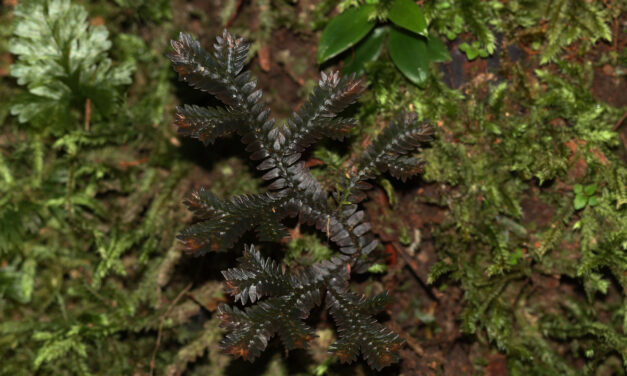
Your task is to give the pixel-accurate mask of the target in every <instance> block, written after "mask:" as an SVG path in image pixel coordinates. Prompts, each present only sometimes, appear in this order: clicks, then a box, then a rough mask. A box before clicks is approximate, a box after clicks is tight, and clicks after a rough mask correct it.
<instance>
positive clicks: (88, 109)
mask: <svg viewBox="0 0 627 376" xmlns="http://www.w3.org/2000/svg"><path fill="white" fill-rule="evenodd" d="M90 119H91V99H89V98H87V100H85V132H89V121H90Z"/></svg>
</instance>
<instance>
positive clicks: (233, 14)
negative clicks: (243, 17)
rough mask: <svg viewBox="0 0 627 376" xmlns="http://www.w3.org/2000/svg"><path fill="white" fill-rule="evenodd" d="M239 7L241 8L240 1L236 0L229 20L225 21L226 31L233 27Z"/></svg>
mask: <svg viewBox="0 0 627 376" xmlns="http://www.w3.org/2000/svg"><path fill="white" fill-rule="evenodd" d="M241 6H242V0H237V4H235V9H234V10H233V13H232V14H231V16H230V17H229V20H228V21H226V25H225V26H224V27H226V28H227V29H228V28H230V27H231V25H233V22H234V21H235V18H237V15H238V14H239V8H241Z"/></svg>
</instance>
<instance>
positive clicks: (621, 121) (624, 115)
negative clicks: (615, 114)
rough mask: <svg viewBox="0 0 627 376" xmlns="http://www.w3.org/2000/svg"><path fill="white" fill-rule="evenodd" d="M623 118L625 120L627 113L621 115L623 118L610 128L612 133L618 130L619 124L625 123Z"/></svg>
mask: <svg viewBox="0 0 627 376" xmlns="http://www.w3.org/2000/svg"><path fill="white" fill-rule="evenodd" d="M625 118H627V112H625V113H624V114H623V116H622V117H621V118H620V119H619V120H618V121H617V122H616V124H614V126H613V127H612V130H613V131H616V130H618V128H620V126H621V124H623V121H625Z"/></svg>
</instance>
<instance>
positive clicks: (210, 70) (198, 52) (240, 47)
mask: <svg viewBox="0 0 627 376" xmlns="http://www.w3.org/2000/svg"><path fill="white" fill-rule="evenodd" d="M171 45H172V49H173V50H174V52H172V53H169V54H168V57H169V58H170V60H171V61H172V64H173V65H174V69H175V70H176V71H177V73H178V74H179V79H180V80H181V81H185V82H187V83H188V84H189V85H190V86H192V87H194V88H196V89H199V90H202V91H206V92H208V93H210V94H212V95H215V96H216V97H218V99H220V100H221V101H222V102H224V103H226V104H228V105H234V104H235V103H236V102H235V99H236V97H235V93H234V90H233V88H232V87H231V85H230V84H231V82H230V81H231V80H233V79H234V77H235V75H236V74H237V73H234V72H238V73H239V71H241V69H242V67H243V62H242V60H241V59H242V54H243V57H244V58H245V57H246V54H247V53H248V44H246V43H245V42H244V40H243V39H242V38H234V37H232V36H231V35H230V34H228V33H227V32H226V30H225V32H224V34H223V37H222V38H219V39H218V41H217V43H216V44H214V49H215V52H214V54H213V56H212V55H210V54H209V53H207V51H205V49H204V48H202V46H201V45H200V43H198V41H197V40H195V39H194V38H193V37H192V36H190V35H189V34H184V33H180V35H179V40H173V41H172V42H171ZM225 46H226V48H225Z"/></svg>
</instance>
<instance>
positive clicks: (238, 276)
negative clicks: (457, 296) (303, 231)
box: [170, 32, 430, 369]
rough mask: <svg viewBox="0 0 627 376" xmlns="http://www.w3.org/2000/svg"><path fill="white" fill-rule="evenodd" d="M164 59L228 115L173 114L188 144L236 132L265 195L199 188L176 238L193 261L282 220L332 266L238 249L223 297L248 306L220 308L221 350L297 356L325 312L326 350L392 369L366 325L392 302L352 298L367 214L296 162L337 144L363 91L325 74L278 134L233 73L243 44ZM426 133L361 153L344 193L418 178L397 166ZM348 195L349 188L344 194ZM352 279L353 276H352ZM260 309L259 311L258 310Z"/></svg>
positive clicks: (412, 123) (403, 132)
mask: <svg viewBox="0 0 627 376" xmlns="http://www.w3.org/2000/svg"><path fill="white" fill-rule="evenodd" d="M172 45H173V47H174V50H175V51H174V53H172V54H171V56H170V58H171V59H172V61H173V64H174V67H175V69H176V70H177V71H178V72H179V76H180V78H181V79H182V80H185V81H187V82H188V83H190V84H191V85H192V86H193V87H196V88H199V89H201V90H204V91H207V92H209V93H212V94H214V95H216V96H217V97H218V98H219V99H221V100H222V101H223V102H224V103H225V104H226V105H227V107H226V109H224V110H222V109H203V108H200V107H197V106H184V107H179V108H178V114H177V125H179V131H180V132H181V133H183V134H185V135H189V136H191V137H196V138H198V139H200V140H202V141H203V142H205V143H207V142H212V141H214V140H215V139H216V138H217V137H220V136H223V135H227V134H229V133H232V132H236V133H238V134H240V135H241V136H242V142H243V143H244V144H246V151H247V152H249V153H250V154H251V155H250V158H251V159H252V160H258V161H260V163H259V164H258V166H257V169H258V170H259V171H264V175H263V177H262V178H263V179H264V180H266V181H267V182H268V192H267V193H265V194H260V195H255V196H248V195H245V196H239V197H236V198H234V199H231V200H230V201H223V200H220V199H218V198H217V197H215V196H214V195H213V194H211V193H210V192H208V191H206V190H204V189H201V190H200V191H198V192H196V193H194V195H193V197H192V198H191V199H190V200H188V201H187V205H188V206H189V208H190V209H191V210H192V211H193V212H194V214H195V217H196V219H197V220H198V222H197V223H196V224H194V225H192V226H189V227H188V228H187V229H185V230H184V231H183V232H182V233H181V234H180V235H179V239H181V240H182V241H183V243H184V244H185V246H186V247H187V249H188V250H190V251H201V252H204V251H208V250H214V251H221V250H226V249H228V248H230V247H232V246H233V245H234V244H235V242H236V241H238V240H239V239H240V238H241V236H242V235H243V234H244V233H245V232H246V231H248V230H250V229H252V228H255V230H256V231H257V233H258V235H259V237H260V238H261V239H262V240H277V239H279V238H280V237H282V236H285V235H287V234H286V231H285V228H284V227H283V225H282V224H281V222H280V221H281V220H282V219H283V218H284V217H286V216H299V218H300V220H301V222H302V223H305V224H312V225H315V227H316V228H318V229H319V230H321V231H322V232H324V233H326V234H327V236H328V238H329V239H330V240H331V241H332V242H334V243H335V244H337V246H338V247H339V250H340V252H341V254H340V256H337V257H334V258H332V259H331V260H328V261H323V262H319V263H316V264H314V265H312V266H311V267H308V268H305V269H299V270H298V271H297V270H286V269H285V268H284V267H283V266H279V264H277V263H276V262H274V261H273V260H271V259H264V258H262V257H261V254H260V253H259V252H257V251H255V249H254V247H251V248H250V249H246V250H245V251H244V255H243V256H242V257H241V258H240V259H239V265H238V267H236V268H231V269H228V270H225V271H224V272H223V275H224V277H225V278H226V283H225V284H226V291H227V292H228V293H229V294H231V295H233V296H234V297H235V300H236V301H237V300H240V301H241V303H242V304H246V303H247V302H248V301H250V302H251V303H255V305H254V306H250V307H247V308H244V309H243V310H241V309H239V308H236V307H228V306H221V307H220V308H219V317H220V319H221V321H222V326H223V327H225V328H227V330H228V334H227V335H226V337H225V339H224V341H223V343H222V346H223V347H224V348H225V349H226V351H227V352H229V353H231V354H233V355H234V356H236V357H243V358H245V359H248V360H254V359H255V358H256V357H257V356H259V354H260V353H261V351H263V350H264V349H265V348H266V346H267V344H268V341H269V340H270V338H271V337H272V336H273V335H274V334H275V333H278V335H279V337H280V338H281V340H282V341H283V343H284V345H285V347H286V348H287V349H288V350H291V349H295V348H303V347H306V346H307V342H308V341H309V340H311V339H312V338H313V337H314V335H315V333H314V331H313V329H312V328H310V327H309V326H307V325H306V324H305V323H303V321H302V320H303V319H305V318H307V317H308V316H309V311H310V310H311V309H312V308H313V307H314V306H316V305H320V304H321V296H322V294H323V293H324V292H325V291H326V292H327V306H328V308H329V309H330V311H331V314H332V315H333V316H334V318H335V319H336V321H337V323H338V327H339V328H340V340H339V341H338V343H337V344H336V345H335V347H334V349H335V351H336V353H337V354H338V356H339V357H340V359H342V360H343V361H351V360H353V359H355V358H356V357H357V355H358V354H359V352H360V351H361V352H362V353H363V354H364V357H365V358H366V360H367V361H368V363H369V364H370V365H371V366H372V367H374V368H376V369H380V368H382V367H384V366H386V365H388V364H391V363H392V362H394V361H396V360H398V355H396V354H395V351H396V350H398V348H399V347H400V345H401V344H402V340H400V339H399V338H398V336H397V335H395V334H394V333H393V332H391V331H389V330H387V329H386V328H384V327H382V326H381V325H380V324H378V323H377V322H376V320H374V319H373V318H372V315H373V314H374V313H376V312H377V311H379V310H380V309H381V308H383V306H384V305H385V304H387V302H388V296H387V294H382V295H379V296H376V297H374V298H370V299H366V298H364V297H361V296H358V295H356V294H354V293H352V292H351V291H350V290H349V288H348V280H349V278H350V270H358V271H361V270H365V268H364V266H365V267H366V268H367V265H366V262H365V261H364V260H362V259H361V256H364V255H367V254H369V253H370V252H372V250H374V249H375V248H376V247H377V245H378V241H377V240H376V239H375V238H374V236H373V235H372V233H370V223H369V222H368V221H367V219H366V215H365V212H364V211H362V210H358V207H357V205H355V204H350V203H348V204H347V203H346V200H336V202H333V201H330V200H327V197H328V192H327V190H326V189H324V188H323V187H322V185H321V184H320V182H318V180H316V179H315V178H314V176H312V174H311V173H310V172H309V169H308V168H307V166H306V165H305V163H304V162H303V161H301V156H302V153H303V152H304V151H305V149H306V148H307V147H309V146H311V144H312V143H314V142H315V141H317V140H318V139H320V138H321V137H323V136H330V137H334V138H342V137H343V136H344V135H345V134H346V133H347V132H348V131H349V130H350V128H351V127H352V126H353V125H354V124H355V121H354V120H353V119H349V118H341V117H338V115H339V114H340V113H341V112H342V111H343V110H344V109H346V107H348V106H349V105H351V104H352V103H354V102H355V101H356V99H357V97H358V96H359V94H360V93H361V92H362V90H363V88H362V87H361V85H360V83H359V81H357V80H355V79H354V77H352V76H351V77H348V78H340V76H339V74H338V73H332V74H330V75H328V76H327V75H325V74H322V78H321V79H320V82H319V85H318V87H316V88H315V89H314V92H313V94H312V95H311V96H310V97H309V99H308V101H307V102H306V103H305V104H304V105H303V107H302V108H301V110H300V111H299V112H298V113H294V114H293V115H292V118H291V119H290V120H289V121H288V122H287V124H286V125H283V126H275V125H274V120H273V119H271V118H269V113H270V111H269V109H268V108H267V105H266V104H265V102H263V100H262V99H261V97H262V94H261V91H260V90H256V86H257V83H256V81H255V80H253V79H251V76H250V72H243V73H242V72H241V71H242V69H243V62H244V59H245V53H246V51H247V47H245V44H244V42H243V41H242V39H238V38H235V37H232V36H231V35H230V34H228V33H226V32H225V33H224V34H223V36H222V37H220V38H218V39H217V42H216V44H215V45H214V53H213V54H212V55H210V54H209V53H207V52H206V51H204V50H203V49H202V48H201V47H200V45H199V43H198V42H196V41H194V40H193V39H191V37H189V36H187V35H185V34H181V37H180V38H179V40H178V41H174V42H172ZM429 134H430V130H429V129H428V127H427V126H426V125H424V124H416V118H415V115H406V116H404V117H403V118H402V119H400V120H399V121H397V122H396V123H393V124H392V125H391V126H390V127H389V128H388V129H386V130H384V131H383V133H382V135H381V137H379V139H377V140H376V141H375V142H374V143H373V145H372V146H371V147H370V148H369V149H368V151H367V152H366V155H365V157H364V159H363V161H362V163H360V164H358V165H357V166H356V168H357V170H356V171H355V173H354V174H353V177H352V178H350V177H349V188H364V187H365V184H366V183H365V182H363V181H362V180H364V179H365V178H369V177H372V176H374V174H375V172H379V171H385V170H390V171H391V173H392V174H393V175H394V176H398V177H400V178H406V177H408V176H411V175H413V174H414V173H415V172H417V167H416V164H418V163H419V162H420V160H419V159H417V158H413V157H404V155H405V154H407V153H409V152H411V151H414V150H416V149H417V148H418V146H419V145H420V144H421V143H422V142H425V141H426V140H428V136H429ZM348 191H350V189H349V190H348ZM353 268H354V269H353ZM260 299H261V300H260Z"/></svg>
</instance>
